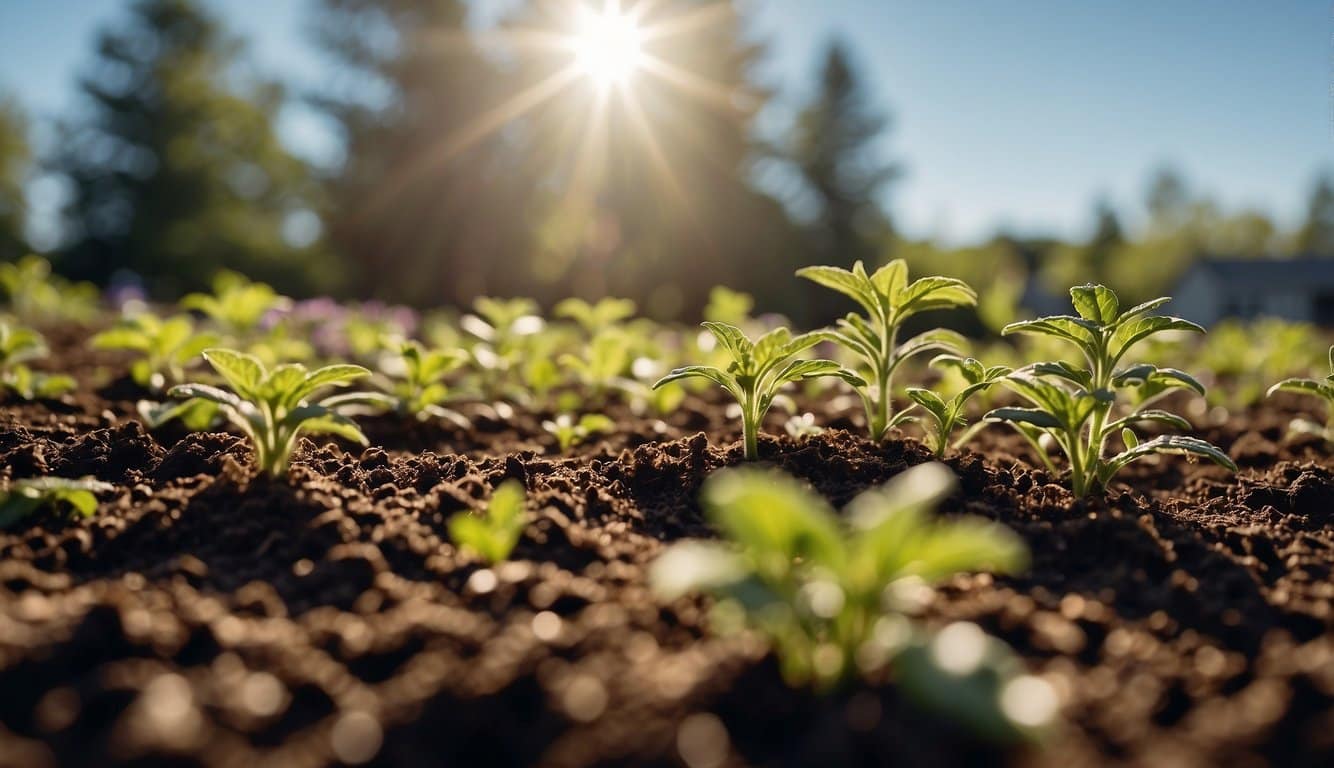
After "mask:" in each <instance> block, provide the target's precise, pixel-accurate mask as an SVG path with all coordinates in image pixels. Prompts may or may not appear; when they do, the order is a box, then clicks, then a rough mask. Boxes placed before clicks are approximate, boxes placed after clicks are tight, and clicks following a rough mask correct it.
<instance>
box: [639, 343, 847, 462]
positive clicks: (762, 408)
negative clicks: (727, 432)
mask: <svg viewBox="0 0 1334 768" xmlns="http://www.w3.org/2000/svg"><path fill="white" fill-rule="evenodd" d="M703 325H704V327H705V328H707V329H708V330H709V332H710V333H712V334H713V335H714V337H715V338H716V339H717V340H718V343H719V345H721V346H722V347H723V348H724V349H726V350H727V352H728V353H729V354H730V355H731V357H732V363H731V364H730V365H728V366H727V370H723V369H721V368H715V367H714V366H711V365H688V366H686V367H684V368H677V369H675V370H673V371H672V372H671V373H668V374H667V375H666V376H664V377H662V378H661V379H658V381H657V383H656V384H654V385H653V386H654V388H655V389H656V388H658V387H661V386H663V385H665V384H667V383H669V382H673V381H677V380H678V379H687V378H692V377H700V378H704V379H708V380H709V381H712V382H714V383H715V384H717V385H719V386H721V387H722V388H723V389H726V390H727V391H728V392H729V393H730V394H731V395H732V397H735V398H736V401H737V404H739V405H740V406H741V430H742V434H743V437H744V441H745V455H746V459H747V460H748V461H754V460H756V459H758V458H759V457H760V451H759V431H760V422H762V421H763V420H764V414H766V413H768V412H769V406H771V405H773V401H774V398H775V397H776V396H777V395H778V391H779V389H780V388H781V387H782V386H783V385H784V384H787V383H789V382H793V381H799V380H801V379H810V378H814V377H816V376H838V377H840V378H843V379H844V380H846V381H848V382H850V383H852V384H853V385H854V386H858V385H864V384H865V382H864V381H862V379H861V378H860V377H858V376H857V375H856V374H854V373H852V372H850V371H847V370H845V369H844V368H843V367H842V366H840V365H839V364H838V363H836V362H834V361H833V360H791V361H790V362H789V360H790V358H792V357H793V356H794V355H796V354H798V353H799V352H803V351H805V350H807V349H809V348H810V347H812V346H814V345H815V344H816V342H818V341H819V340H820V338H821V336H820V334H819V333H803V334H800V335H798V336H793V335H792V333H791V332H790V331H788V329H786V328H775V329H774V330H772V331H769V332H768V333H766V334H764V335H763V336H761V337H760V338H759V339H757V340H756V341H754V342H752V341H751V340H750V339H749V338H747V337H746V335H745V334H744V333H742V332H741V329H740V328H737V327H736V326H734V325H727V324H726V323H715V322H712V321H706V322H705V323H703Z"/></svg>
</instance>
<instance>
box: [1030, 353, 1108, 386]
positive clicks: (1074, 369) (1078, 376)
mask: <svg viewBox="0 0 1334 768" xmlns="http://www.w3.org/2000/svg"><path fill="white" fill-rule="evenodd" d="M1029 370H1031V371H1032V372H1033V373H1034V374H1036V375H1038V376H1056V377H1057V378H1061V379H1065V380H1066V381H1069V382H1073V383H1074V384H1077V385H1079V386H1081V387H1083V388H1085V389H1088V388H1089V387H1092V386H1093V374H1092V373H1090V372H1089V371H1088V370H1086V369H1084V368H1080V367H1079V366H1077V365H1073V364H1071V363H1067V362H1066V361H1064V360H1058V361H1056V362H1054V363H1034V364H1033V365H1032V366H1030V368H1029Z"/></svg>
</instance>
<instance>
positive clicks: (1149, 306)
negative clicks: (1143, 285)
mask: <svg viewBox="0 0 1334 768" xmlns="http://www.w3.org/2000/svg"><path fill="white" fill-rule="evenodd" d="M1171 300H1172V298H1171V297H1170V296H1162V297H1159V298H1157V299H1150V300H1149V301H1146V302H1144V303H1143V304H1136V305H1135V306H1133V307H1131V308H1130V309H1127V310H1126V311H1125V312H1122V313H1121V316H1120V317H1119V318H1117V321H1118V322H1120V323H1125V322H1127V321H1129V320H1132V319H1134V318H1136V317H1138V316H1140V315H1142V314H1144V313H1146V312H1152V311H1153V310H1155V309H1157V308H1159V307H1161V306H1162V305H1164V304H1166V303H1167V302H1169V301H1171Z"/></svg>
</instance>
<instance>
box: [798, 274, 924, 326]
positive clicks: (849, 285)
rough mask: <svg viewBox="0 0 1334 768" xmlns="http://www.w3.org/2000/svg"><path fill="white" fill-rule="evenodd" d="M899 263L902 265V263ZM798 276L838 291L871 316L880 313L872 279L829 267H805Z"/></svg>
mask: <svg viewBox="0 0 1334 768" xmlns="http://www.w3.org/2000/svg"><path fill="white" fill-rule="evenodd" d="M859 263H860V262H859ZM897 263H898V264H899V265H902V262H897ZM888 269H890V266H888V265H887V266H885V267H882V268H881V270H880V271H878V272H877V273H876V274H877V275H879V274H880V273H881V272H884V271H885V270H888ZM905 272H906V268H905ZM797 276H798V277H803V278H805V279H807V280H810V281H811V282H814V283H817V284H819V285H822V286H824V287H825V288H829V289H831V290H835V291H838V292H839V293H841V294H843V295H844V296H847V297H849V298H850V299H852V300H853V301H855V302H857V303H858V304H859V305H861V307H862V308H863V309H865V310H866V311H867V313H869V314H872V315H874V314H876V313H877V311H878V307H879V303H878V302H877V300H876V297H875V292H874V291H875V289H876V286H873V285H872V282H871V280H870V279H867V278H860V277H858V276H857V275H856V274H854V273H852V272H849V271H848V270H846V269H840V268H838V267H827V266H815V267H803V268H801V269H799V270H797Z"/></svg>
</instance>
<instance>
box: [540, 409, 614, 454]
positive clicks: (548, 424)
mask: <svg viewBox="0 0 1334 768" xmlns="http://www.w3.org/2000/svg"><path fill="white" fill-rule="evenodd" d="M542 429H545V430H546V431H547V434H549V435H551V436H552V437H554V438H556V443H557V444H558V445H559V446H560V449H561V451H562V452H564V451H568V450H570V449H571V448H573V447H574V446H576V445H579V444H581V443H583V442H584V441H585V440H587V439H588V438H590V437H592V436H593V435H600V434H606V433H608V432H612V431H614V430H615V429H616V422H614V421H612V420H611V419H610V418H608V417H607V416H603V415H602V414H600V413H588V414H584V415H583V416H580V417H579V418H578V419H577V420H576V419H575V418H574V416H573V415H572V414H568V413H562V414H560V415H559V416H557V417H556V418H555V419H554V420H553V419H548V420H546V421H543V422H542Z"/></svg>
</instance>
